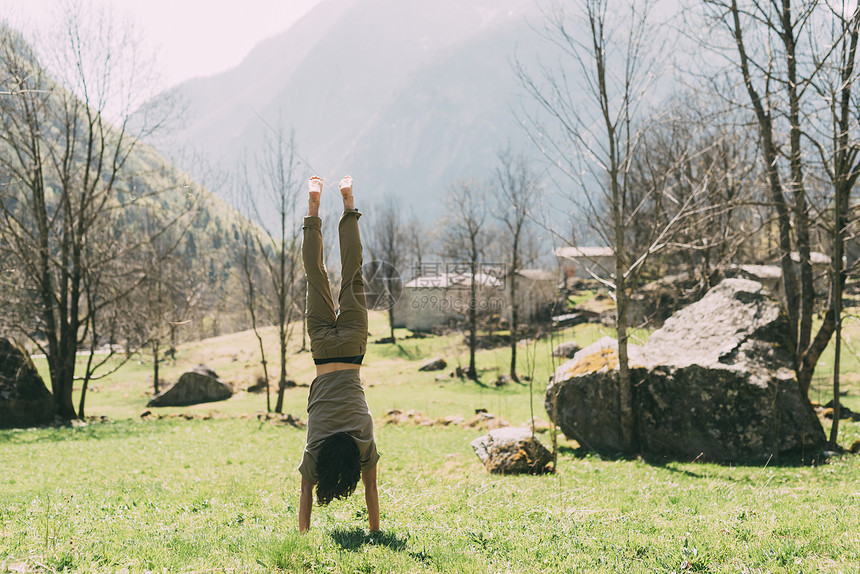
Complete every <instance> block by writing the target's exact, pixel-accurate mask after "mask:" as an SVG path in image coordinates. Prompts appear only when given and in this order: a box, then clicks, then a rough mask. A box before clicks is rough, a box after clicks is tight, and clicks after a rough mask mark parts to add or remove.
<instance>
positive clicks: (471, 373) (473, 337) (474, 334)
mask: <svg viewBox="0 0 860 574" xmlns="http://www.w3.org/2000/svg"><path fill="white" fill-rule="evenodd" d="M472 257H473V258H472V280H471V285H470V293H469V370H468V372H467V373H466V375H467V376H468V377H469V378H470V379H472V380H473V381H477V380H478V371H477V369H476V368H475V349H476V348H477V347H478V309H477V306H478V301H477V296H476V291H477V285H476V283H475V267H476V261H475V259H477V257H476V255H475V254H474V252H473V254H472Z"/></svg>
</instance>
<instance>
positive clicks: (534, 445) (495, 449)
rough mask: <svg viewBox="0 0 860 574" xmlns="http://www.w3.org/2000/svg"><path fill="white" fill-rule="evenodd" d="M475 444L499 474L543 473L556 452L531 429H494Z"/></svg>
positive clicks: (474, 447) (489, 469) (488, 464)
mask: <svg viewBox="0 0 860 574" xmlns="http://www.w3.org/2000/svg"><path fill="white" fill-rule="evenodd" d="M471 444H472V449H473V450H474V451H475V454H476V455H478V458H479V459H481V462H482V463H484V466H485V467H486V468H487V470H488V471H489V472H492V473H495V474H541V473H543V472H544V471H545V470H546V465H548V464H549V463H550V462H552V454H551V453H550V452H549V451H548V450H547V449H546V447H544V446H543V445H542V444H541V443H540V441H539V440H538V439H537V438H535V437H533V436H532V432H531V430H530V429H527V428H518V427H504V428H498V429H493V430H491V431H490V432H488V433H487V434H485V435H484V436H481V437H478V438H476V439H475V440H473V441H472V443H471Z"/></svg>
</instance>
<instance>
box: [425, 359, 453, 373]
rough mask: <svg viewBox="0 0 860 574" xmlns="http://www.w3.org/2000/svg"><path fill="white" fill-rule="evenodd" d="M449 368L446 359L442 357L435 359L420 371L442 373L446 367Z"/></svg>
mask: <svg viewBox="0 0 860 574" xmlns="http://www.w3.org/2000/svg"><path fill="white" fill-rule="evenodd" d="M447 366H448V363H446V362H445V359H443V358H441V357H436V358H435V359H430V360H429V361H427V362H426V363H424V364H423V365H421V368H420V369H418V370H419V371H441V370H442V369H444V368H445V367H447Z"/></svg>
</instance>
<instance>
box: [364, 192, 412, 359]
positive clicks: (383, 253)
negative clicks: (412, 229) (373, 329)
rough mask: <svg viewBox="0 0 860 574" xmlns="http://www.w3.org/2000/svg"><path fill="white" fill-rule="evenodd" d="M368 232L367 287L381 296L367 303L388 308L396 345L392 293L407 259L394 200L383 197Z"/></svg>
mask: <svg viewBox="0 0 860 574" xmlns="http://www.w3.org/2000/svg"><path fill="white" fill-rule="evenodd" d="M369 229H370V234H369V238H368V239H369V241H368V247H369V250H370V254H371V258H372V260H373V261H371V262H370V263H371V265H369V267H370V269H369V274H370V275H371V276H370V277H369V278H367V288H368V289H369V290H371V291H372V292H373V293H371V294H372V295H380V297H372V298H371V299H374V300H375V301H371V300H368V304H371V303H372V302H375V303H376V304H377V306H378V308H381V309H385V308H387V310H388V328H389V333H390V335H389V336H390V338H391V342H392V343H396V342H397V341H396V339H395V336H394V301H393V297H394V295H395V294H394V293H393V292H392V291H393V290H394V289H396V288H397V287H396V286H395V285H393V283H394V282H396V281H399V280H400V276H399V274H398V270H399V269H400V268H401V266H402V264H403V262H404V261H405V260H406V257H405V255H404V251H405V248H406V225H405V222H404V221H403V219H402V217H401V209H400V206H399V205H398V202H397V199H396V198H394V197H388V198H386V199H385V200H384V202H383V205H382V206H380V207H377V208H376V209H375V210H374V212H373V222H372V223H371V225H370V226H369Z"/></svg>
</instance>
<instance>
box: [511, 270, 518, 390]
mask: <svg viewBox="0 0 860 574" xmlns="http://www.w3.org/2000/svg"><path fill="white" fill-rule="evenodd" d="M509 277H510V278H511V373H510V374H511V379H513V380H514V381H519V380H520V379H519V377H517V319H518V317H517V314H518V312H519V308H518V307H519V306H518V305H517V288H516V287H517V280H516V269H512V270H511V273H510V275H509Z"/></svg>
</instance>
